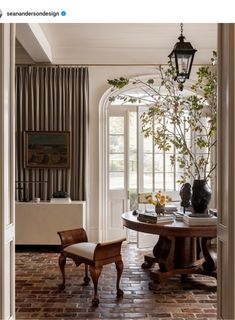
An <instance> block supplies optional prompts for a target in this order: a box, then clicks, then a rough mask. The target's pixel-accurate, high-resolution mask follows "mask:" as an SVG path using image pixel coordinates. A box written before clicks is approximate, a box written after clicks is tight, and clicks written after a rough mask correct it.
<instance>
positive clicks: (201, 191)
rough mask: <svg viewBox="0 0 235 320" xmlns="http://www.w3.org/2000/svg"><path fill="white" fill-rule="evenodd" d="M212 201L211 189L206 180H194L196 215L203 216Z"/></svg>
mask: <svg viewBox="0 0 235 320" xmlns="http://www.w3.org/2000/svg"><path fill="white" fill-rule="evenodd" d="M210 199H211V189H210V188H209V186H208V184H207V181H206V180H194V182H193V194H192V207H193V210H194V213H195V214H203V213H207V211H208V204H209V202H210Z"/></svg>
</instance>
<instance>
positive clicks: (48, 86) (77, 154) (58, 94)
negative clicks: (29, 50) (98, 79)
mask: <svg viewBox="0 0 235 320" xmlns="http://www.w3.org/2000/svg"><path fill="white" fill-rule="evenodd" d="M88 100H89V79H88V69H87V68H81V67H58V66H48V67H42V66H16V200H31V199H33V198H35V197H39V198H41V199H42V200H48V199H50V198H51V196H52V194H53V193H54V192H56V191H60V190H62V191H67V192H68V193H69V194H70V197H71V199H73V200H85V199H86V176H87V175H86V170H87V166H86V162H87V147H88V146H87V143H88V107H89V101H88ZM25 130H30V131H70V158H71V167H70V168H67V169H66V168H63V169H41V168H40V169H38V168H30V169H28V168H24V157H23V154H24V141H23V132H24V131H25Z"/></svg>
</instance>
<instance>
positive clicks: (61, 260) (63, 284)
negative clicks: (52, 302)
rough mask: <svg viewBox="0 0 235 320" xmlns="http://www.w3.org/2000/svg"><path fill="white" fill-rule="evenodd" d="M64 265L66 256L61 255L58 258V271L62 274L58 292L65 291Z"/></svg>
mask: <svg viewBox="0 0 235 320" xmlns="http://www.w3.org/2000/svg"><path fill="white" fill-rule="evenodd" d="M65 264H66V256H65V255H64V254H63V253H61V254H60V256H59V266H60V271H61V273H62V279H63V281H62V283H61V284H59V289H60V290H64V289H65V271H64V269H65Z"/></svg>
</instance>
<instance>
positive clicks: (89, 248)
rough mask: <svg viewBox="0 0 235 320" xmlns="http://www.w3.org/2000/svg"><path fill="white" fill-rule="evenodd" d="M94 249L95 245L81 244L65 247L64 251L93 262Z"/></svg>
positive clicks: (89, 243)
mask: <svg viewBox="0 0 235 320" xmlns="http://www.w3.org/2000/svg"><path fill="white" fill-rule="evenodd" d="M96 247H97V244H95V243H91V242H81V243H75V244H72V245H71V246H68V247H66V248H65V249H64V251H65V252H68V253H71V254H74V255H76V256H79V257H81V258H85V259H88V260H93V259H94V253H95V248H96Z"/></svg>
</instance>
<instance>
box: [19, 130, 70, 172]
mask: <svg viewBox="0 0 235 320" xmlns="http://www.w3.org/2000/svg"><path fill="white" fill-rule="evenodd" d="M24 165H25V168H69V167H70V132H68V131H25V132H24Z"/></svg>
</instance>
